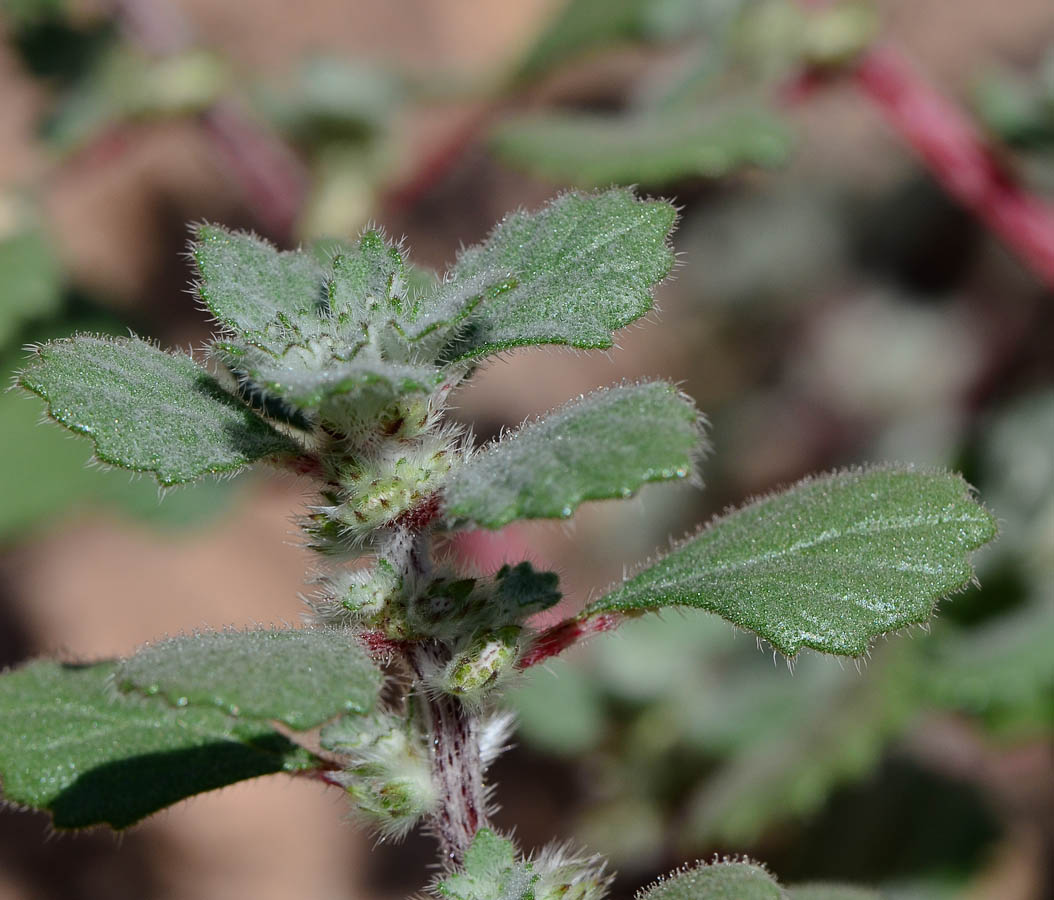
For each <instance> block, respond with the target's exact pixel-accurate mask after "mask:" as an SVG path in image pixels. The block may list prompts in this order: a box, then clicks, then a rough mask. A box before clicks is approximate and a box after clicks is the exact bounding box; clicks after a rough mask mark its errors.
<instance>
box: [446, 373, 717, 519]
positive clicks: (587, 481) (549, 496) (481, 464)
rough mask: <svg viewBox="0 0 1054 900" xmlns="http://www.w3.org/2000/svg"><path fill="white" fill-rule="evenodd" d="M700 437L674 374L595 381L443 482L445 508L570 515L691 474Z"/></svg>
mask: <svg viewBox="0 0 1054 900" xmlns="http://www.w3.org/2000/svg"><path fill="white" fill-rule="evenodd" d="M700 442H701V436H700V426H699V414H698V412H697V411H696V409H695V407H694V406H692V404H691V402H690V401H689V400H687V399H686V398H685V397H684V396H683V395H682V394H680V393H678V391H677V389H676V388H675V387H674V386H673V385H671V384H668V383H666V382H662V381H653V382H643V383H641V384H635V385H623V386H620V387H614V388H607V389H604V390H600V391H596V392H594V393H592V394H589V395H588V396H586V397H583V398H582V399H581V400H578V401H577V402H574V403H570V404H568V405H567V406H564V407H563V408H561V409H558V410H557V411H555V412H553V413H550V414H549V415H548V416H545V417H544V418H542V419H539V420H537V421H535V422H531V423H529V424H527V425H525V426H524V427H523V428H521V429H520V430H519V431H516V432H513V433H512V434H510V435H509V436H508V437H506V438H504V439H502V440H500V441H496V442H494V443H492V444H490V445H489V446H487V447H485V448H483V450H481V451H480V452H479V453H477V454H476V455H475V456H473V457H471V458H470V459H469V460H468V461H467V462H466V463H465V464H464V465H463V466H462V467H461V468H459V469H457V470H455V472H454V474H453V476H452V477H451V479H450V480H449V481H448V482H447V484H446V486H445V488H444V494H445V498H446V499H445V508H446V512H447V515H448V517H449V518H450V519H452V520H454V521H463V522H471V523H474V524H476V525H481V526H483V527H485V528H501V527H502V526H504V525H507V524H508V523H509V522H512V521H514V520H516V519H533V518H560V517H567V516H569V515H571V513H572V512H573V511H574V509H575V508H576V507H577V506H578V505H579V504H580V503H582V502H583V501H585V500H600V499H604V498H610V497H629V496H630V495H631V494H633V493H634V492H635V491H636V490H637V489H638V488H640V487H641V486H642V485H644V484H646V483H648V482H651V481H664V480H670V479H675V478H683V477H686V476H687V475H689V474H690V473H691V472H692V471H693V468H694V461H695V458H696V456H697V455H698V454H699V452H700Z"/></svg>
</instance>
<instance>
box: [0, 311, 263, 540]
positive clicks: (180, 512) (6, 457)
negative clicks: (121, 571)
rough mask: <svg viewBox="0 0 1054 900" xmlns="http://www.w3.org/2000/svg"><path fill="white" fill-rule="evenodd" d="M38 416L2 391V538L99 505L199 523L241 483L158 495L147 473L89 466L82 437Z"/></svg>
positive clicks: (211, 482)
mask: <svg viewBox="0 0 1054 900" xmlns="http://www.w3.org/2000/svg"><path fill="white" fill-rule="evenodd" d="M94 324H96V326H97V327H103V326H105V325H107V324H109V323H105V322H99V323H94ZM19 356H21V354H19ZM22 361H23V360H22V359H21V358H17V359H8V360H7V361H6V362H7V364H6V365H0V381H5V382H9V381H10V378H11V376H12V374H13V372H14V370H15V369H17V367H18V366H19V365H21V363H22ZM40 418H41V416H40V407H39V406H38V405H37V404H35V403H31V402H27V400H26V397H25V396H24V395H23V394H22V393H21V392H20V391H8V392H4V393H0V432H2V433H3V435H4V440H3V441H0V496H3V498H4V502H3V503H0V544H4V543H6V542H7V541H9V540H12V539H16V538H20V537H24V536H26V535H27V534H29V533H31V532H32V531H34V530H35V529H37V528H40V527H44V526H47V525H49V524H54V523H58V522H61V521H62V519H63V516H64V514H66V513H67V512H69V511H72V510H74V509H86V508H96V507H102V508H106V509H107V510H111V511H112V510H116V511H117V512H120V513H122V514H125V515H132V516H135V517H136V518H140V519H145V520H147V521H150V522H152V523H155V524H157V525H161V526H166V527H167V526H172V527H179V526H183V525H189V524H191V523H200V522H201V521H203V520H204V519H207V518H208V517H209V516H212V515H214V514H216V513H218V512H219V511H220V510H221V509H223V508H224V507H225V506H226V504H227V503H228V502H229V501H230V500H231V498H232V496H233V494H235V493H237V491H238V490H239V488H240V487H241V486H243V485H244V482H243V481H242V480H241V479H234V480H231V479H222V480H220V479H215V478H211V479H208V480H207V481H203V482H199V483H197V484H189V485H186V486H185V487H183V488H182V489H181V490H178V491H170V492H168V494H167V495H166V496H165V497H164V498H162V497H161V495H160V493H159V491H158V487H157V484H156V483H155V482H154V480H153V479H149V480H148V479H144V478H138V477H134V476H131V475H130V474H129V473H128V472H125V471H122V470H118V469H105V470H103V469H98V468H91V467H89V466H88V465H86V463H85V453H84V445H83V444H81V442H80V441H77V440H70V439H69V435H66V434H63V433H61V432H60V431H59V430H58V429H56V428H42V427H40V426H41V423H40Z"/></svg>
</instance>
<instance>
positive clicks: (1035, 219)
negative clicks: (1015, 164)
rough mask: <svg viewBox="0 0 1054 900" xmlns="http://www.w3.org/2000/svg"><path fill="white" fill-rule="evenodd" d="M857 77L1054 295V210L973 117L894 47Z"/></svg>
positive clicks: (952, 190)
mask: <svg viewBox="0 0 1054 900" xmlns="http://www.w3.org/2000/svg"><path fill="white" fill-rule="evenodd" d="M853 77H854V79H855V81H856V83H857V84H858V85H859V86H860V89H861V90H862V91H863V92H864V93H865V94H866V95H867V96H868V97H870V98H871V100H872V101H874V103H875V104H876V105H877V106H878V108H879V109H881V111H882V112H883V114H884V115H885V116H886V119H887V120H888V121H889V123H890V124H891V125H892V126H893V128H895V129H896V131H897V132H898V133H899V134H900V135H901V137H903V138H904V140H905V141H906V142H907V143H908V144H909V145H910V146H911V148H912V149H913V150H914V151H915V152H916V153H917V154H918V156H919V157H920V158H921V159H922V161H923V163H925V165H926V167H927V168H928V169H929V170H930V172H931V173H932V174H933V176H934V178H936V179H937V181H939V182H940V184H941V185H942V186H943V187H944V189H945V190H946V191H947V192H948V193H949V194H951V196H952V197H954V198H955V199H956V200H958V201H959V202H960V203H961V204H963V206H965V207H967V208H968V209H970V210H972V211H973V212H974V213H975V214H976V215H977V216H978V218H980V219H981V220H982V221H983V222H984V223H985V224H986V225H988V227H989V228H991V229H992V231H994V232H995V233H996V234H998V235H999V236H1000V237H1001V238H1002V239H1003V240H1004V241H1005V242H1006V243H1007V245H1008V246H1009V247H1010V248H1011V249H1012V250H1013V251H1014V252H1015V253H1017V255H1018V256H1019V257H1021V259H1022V260H1023V261H1024V262H1025V263H1026V264H1027V265H1028V266H1029V267H1030V268H1031V269H1032V270H1033V271H1034V272H1035V273H1036V274H1037V275H1038V276H1039V277H1040V278H1041V279H1042V280H1043V282H1044V283H1045V284H1046V285H1047V286H1048V287H1051V288H1054V208H1052V207H1051V206H1050V205H1049V204H1046V203H1043V202H1042V201H1041V200H1039V199H1038V198H1036V197H1033V196H1031V195H1030V194H1029V193H1028V192H1027V191H1025V190H1024V189H1023V188H1022V187H1021V185H1020V184H1018V183H1017V181H1016V180H1015V178H1014V177H1013V175H1012V174H1011V173H1010V172H1008V171H1007V169H1006V167H1005V166H1004V165H1002V164H1001V162H1000V160H999V159H998V158H997V157H996V155H995V153H994V152H993V150H992V148H991V147H989V146H988V144H987V143H986V142H985V140H984V138H983V137H982V136H981V134H980V132H979V131H978V130H977V128H976V127H975V126H974V124H973V123H972V121H971V120H970V119H969V117H968V116H967V115H966V114H965V113H964V112H963V111H962V110H960V109H959V108H958V107H957V106H956V105H955V104H954V103H952V102H951V101H949V100H947V99H946V98H944V97H943V96H941V95H940V94H939V93H938V92H937V91H936V90H935V89H934V88H933V87H932V86H931V85H930V84H928V83H927V82H926V80H925V79H924V78H922V77H921V76H920V75H919V73H918V72H916V71H915V69H914V68H913V67H912V66H911V65H910V63H909V62H908V61H907V60H906V59H905V58H904V56H903V55H902V54H901V53H900V52H899V51H898V50H896V48H894V47H892V46H890V45H888V44H880V45H878V46H875V47H873V48H871V49H870V50H868V51H867V52H866V53H865V54H864V55H863V56H861V57H860V59H859V61H858V62H857V63H856V65H855V67H854V68H853Z"/></svg>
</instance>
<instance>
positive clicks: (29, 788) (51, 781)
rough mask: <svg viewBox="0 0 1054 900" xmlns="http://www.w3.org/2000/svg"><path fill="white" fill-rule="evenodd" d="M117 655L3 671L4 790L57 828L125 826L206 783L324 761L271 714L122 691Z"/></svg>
mask: <svg viewBox="0 0 1054 900" xmlns="http://www.w3.org/2000/svg"><path fill="white" fill-rule="evenodd" d="M113 671H114V664H113V663H99V664H97V665H91V666H71V665H64V664H61V663H55V662H47V661H41V662H34V663H30V664H29V665H26V666H23V667H22V668H20V669H16V670H14V671H11V672H6V673H4V674H3V675H2V676H0V776H2V778H3V791H4V797H5V798H6V799H7V800H8V801H9V802H12V803H19V804H24V805H26V806H31V807H33V808H35V809H42V810H47V811H49V812H50V813H51V814H52V817H53V820H54V824H55V827H56V828H83V827H87V826H89V825H96V824H103V823H105V824H109V825H110V826H112V827H113V828H126V827H127V826H129V825H132V824H133V823H135V822H137V821H139V820H140V819H142V818H144V817H145V816H148V815H150V814H151V813H153V812H156V811H157V810H159V809H162V808H164V807H166V806H168V805H170V804H172V803H176V802H177V801H179V800H183V799H184V798H186V797H190V796H193V795H194V794H198V793H202V792H203V791H209V790H213V789H215V788H219V787H223V786H225V785H228V784H233V783H234V782H236V781H241V780H243V779H246V778H255V777H256V776H258V775H268V774H271V773H274V772H299V771H304V770H307V769H312V768H315V767H316V766H317V765H318V764H319V760H318V759H316V758H315V757H314V756H312V755H311V754H310V753H308V752H307V751H306V750H304V749H303V748H301V747H298V746H297V745H296V744H294V743H292V742H291V741H289V740H288V739H287V738H285V737H284V736H283V735H281V734H279V733H278V732H277V731H275V730H274V729H273V728H271V727H270V726H268V725H267V724H266V723H263V722H239V721H235V720H232V719H231V718H230V717H228V716H225V715H223V713H221V712H218V711H217V710H214V709H208V708H205V709H183V710H175V709H171V708H169V707H167V706H166V705H164V704H161V703H156V702H151V701H146V700H142V699H141V698H124V699H120V698H116V697H115V696H114V692H113V689H112V687H111V685H110V680H111V677H112V674H113Z"/></svg>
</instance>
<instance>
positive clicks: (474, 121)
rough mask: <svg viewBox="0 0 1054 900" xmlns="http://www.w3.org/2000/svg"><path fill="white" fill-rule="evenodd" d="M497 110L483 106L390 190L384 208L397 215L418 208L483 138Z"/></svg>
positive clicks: (487, 104)
mask: <svg viewBox="0 0 1054 900" xmlns="http://www.w3.org/2000/svg"><path fill="white" fill-rule="evenodd" d="M496 111H497V104H496V103H494V102H492V101H491V102H485V103H482V104H481V105H480V106H479V107H478V108H477V109H476V110H475V111H474V112H473V113H472V115H471V116H469V118H468V120H467V121H466V122H464V123H463V124H462V125H461V126H460V127H459V128H458V129H457V130H456V131H455V132H454V134H453V135H451V136H450V137H448V138H447V139H446V140H444V141H442V142H441V143H440V144H439V146H438V147H436V148H435V149H433V150H432V151H431V152H430V153H427V154H425V155H424V156H423V157H422V158H421V159H420V160H419V161H418V162H417V164H416V166H415V167H414V170H413V171H412V172H411V173H410V174H409V175H408V176H407V177H406V178H405V179H404V180H403V181H402V183H401V184H398V185H396V186H395V187H392V188H390V189H389V190H388V191H387V193H386V196H385V198H384V205H385V206H387V207H389V208H390V209H392V210H395V211H396V212H402V211H405V210H408V209H412V208H413V207H414V206H416V205H417V204H418V203H419V202H420V201H421V200H422V199H423V198H424V197H426V196H427V195H428V194H429V193H430V192H431V191H432V190H433V189H434V188H435V187H436V186H437V185H438V184H440V183H441V182H442V181H443V179H444V178H446V176H447V175H449V174H450V172H451V170H452V169H453V168H454V167H455V166H456V165H457V164H458V161H459V160H460V159H461V158H462V156H463V154H464V152H465V150H466V148H468V147H469V146H471V144H472V143H473V141H475V140H476V139H477V138H478V137H479V135H480V134H481V132H482V131H483V129H484V128H485V127H486V125H487V124H488V123H489V122H490V120H491V119H492V118H493V117H494V115H495V113H496Z"/></svg>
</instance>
